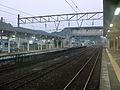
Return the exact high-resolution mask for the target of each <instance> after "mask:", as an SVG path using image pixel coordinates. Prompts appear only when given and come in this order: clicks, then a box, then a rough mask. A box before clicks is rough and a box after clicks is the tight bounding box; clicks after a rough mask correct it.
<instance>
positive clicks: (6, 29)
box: [0, 22, 64, 38]
mask: <svg viewBox="0 0 120 90" xmlns="http://www.w3.org/2000/svg"><path fill="white" fill-rule="evenodd" d="M0 33H1V34H2V33H3V34H4V35H8V36H9V34H11V33H18V34H24V35H25V34H28V35H37V36H44V37H47V38H51V37H52V38H64V37H62V36H59V35H53V34H51V33H47V32H44V31H42V30H32V29H28V28H23V27H19V28H18V27H13V26H12V25H11V24H9V23H5V22H0Z"/></svg>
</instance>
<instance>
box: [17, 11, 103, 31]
mask: <svg viewBox="0 0 120 90" xmlns="http://www.w3.org/2000/svg"><path fill="white" fill-rule="evenodd" d="M87 20H91V21H95V20H102V21H103V12H87V13H71V14H59V15H45V16H34V17H20V15H18V27H19V26H20V24H31V23H45V27H46V23H54V24H55V28H56V29H58V28H59V25H60V23H61V22H68V26H70V22H73V21H76V22H77V24H78V26H79V27H81V26H82V23H83V21H85V22H86V21H87ZM86 24H87V23H86ZM92 24H93V23H92Z"/></svg>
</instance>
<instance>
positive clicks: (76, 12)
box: [65, 0, 77, 13]
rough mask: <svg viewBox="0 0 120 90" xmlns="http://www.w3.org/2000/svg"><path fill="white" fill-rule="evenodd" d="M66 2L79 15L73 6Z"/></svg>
mask: <svg viewBox="0 0 120 90" xmlns="http://www.w3.org/2000/svg"><path fill="white" fill-rule="evenodd" d="M65 1H66V2H67V4H68V5H69V6H70V7H71V8H72V9H73V10H74V11H75V12H76V13H77V11H76V10H75V9H74V8H73V6H72V5H71V4H70V3H69V2H68V1H67V0H65Z"/></svg>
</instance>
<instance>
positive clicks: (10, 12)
mask: <svg viewBox="0 0 120 90" xmlns="http://www.w3.org/2000/svg"><path fill="white" fill-rule="evenodd" d="M0 11H1V12H4V13H7V14H10V15H13V16H17V15H16V14H13V13H11V12H8V11H4V10H0Z"/></svg>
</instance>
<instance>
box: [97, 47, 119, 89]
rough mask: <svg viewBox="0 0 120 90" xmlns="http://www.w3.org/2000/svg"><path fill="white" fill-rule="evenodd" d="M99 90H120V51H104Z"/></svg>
mask: <svg viewBox="0 0 120 90" xmlns="http://www.w3.org/2000/svg"><path fill="white" fill-rule="evenodd" d="M99 90H120V51H118V50H112V49H106V48H104V49H103V56H102V65H101V77H100V89H99Z"/></svg>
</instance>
